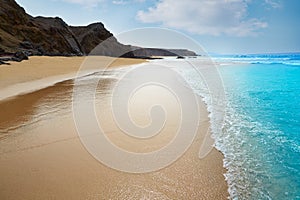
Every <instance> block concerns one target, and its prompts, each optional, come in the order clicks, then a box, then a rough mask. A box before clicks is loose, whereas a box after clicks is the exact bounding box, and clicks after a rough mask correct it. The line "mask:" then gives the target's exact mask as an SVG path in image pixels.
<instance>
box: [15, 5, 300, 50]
mask: <svg viewBox="0 0 300 200" xmlns="http://www.w3.org/2000/svg"><path fill="white" fill-rule="evenodd" d="M17 2H18V3H19V4H20V5H21V6H22V7H24V8H25V10H26V12H27V13H29V14H30V15H32V16H52V17H55V16H58V17H61V18H62V19H63V20H64V21H65V22H67V23H68V24H70V25H87V24H90V23H93V22H102V23H103V24H104V25H105V27H106V28H107V29H108V30H109V31H111V32H112V33H113V34H114V35H115V36H116V37H117V38H118V40H120V42H124V43H130V44H133V45H140V43H137V44H134V43H135V41H134V40H132V39H131V40H126V39H124V38H122V37H120V38H119V37H118V35H119V34H122V33H123V32H127V31H131V30H133V29H141V28H146V27H157V28H166V29H168V30H175V31H177V33H178V32H179V33H182V34H185V35H186V36H187V37H190V38H192V39H193V40H195V41H196V42H197V43H198V44H200V45H201V46H202V47H203V48H204V50H205V51H207V52H209V53H218V54H248V53H285V52H300V1H299V0H112V1H109V0H43V1H37V0H17ZM144 45H145V46H151V44H144ZM151 47H154V46H151Z"/></svg>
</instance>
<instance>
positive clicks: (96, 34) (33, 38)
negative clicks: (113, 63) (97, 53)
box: [0, 0, 131, 56]
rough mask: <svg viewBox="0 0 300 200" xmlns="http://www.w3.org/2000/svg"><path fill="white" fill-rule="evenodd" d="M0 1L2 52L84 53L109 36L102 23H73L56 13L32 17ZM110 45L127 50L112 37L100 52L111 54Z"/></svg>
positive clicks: (5, 0)
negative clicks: (57, 15) (55, 14)
mask: <svg viewBox="0 0 300 200" xmlns="http://www.w3.org/2000/svg"><path fill="white" fill-rule="evenodd" d="M0 4H1V7H0V49H2V50H3V52H4V53H6V54H14V53H15V52H24V53H25V54H26V55H27V56H28V55H51V56H53V55H62V56H73V55H87V54H89V53H90V51H91V50H92V49H94V47H95V46H97V45H98V44H99V43H101V42H102V41H104V40H106V39H108V38H110V37H113V35H112V33H110V32H109V31H108V30H106V29H105V27H104V25H103V24H102V23H94V24H90V25H88V26H80V27H74V26H69V25H68V24H66V23H65V22H64V21H63V20H62V19H61V18H58V17H55V18H52V17H32V16H30V15H28V14H27V13H26V12H25V10H24V9H23V8H22V7H20V6H19V5H18V4H17V3H16V2H15V1H14V0H0ZM113 48H121V49H123V50H125V51H130V50H131V49H130V47H129V46H126V45H123V44H121V43H119V42H118V41H117V40H116V39H115V38H114V39H113V40H111V43H110V46H108V47H107V49H106V50H105V51H103V52H102V54H101V55H111V56H114V55H115V54H114V51H115V49H113ZM3 52H2V54H3Z"/></svg>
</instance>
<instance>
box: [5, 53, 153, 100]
mask: <svg viewBox="0 0 300 200" xmlns="http://www.w3.org/2000/svg"><path fill="white" fill-rule="evenodd" d="M86 58H87V57H86V56H82V57H61V56H57V57H50V56H32V57H30V60H24V61H22V62H12V63H10V65H0V90H1V93H0V101H2V100H8V99H9V98H13V97H14V96H17V95H22V94H26V93H29V92H33V91H36V90H39V89H43V88H45V87H49V86H52V85H54V84H56V83H59V82H62V81H66V80H71V79H74V78H76V76H77V71H78V70H79V69H80V68H81V64H82V63H83V62H84V60H85V59H86ZM89 60H92V61H93V62H98V61H100V64H101V65H104V67H102V66H99V65H98V64H95V63H92V64H91V65H90V66H91V67H89V68H88V69H86V70H85V71H84V72H81V75H88V74H91V73H95V72H97V71H99V70H101V69H103V70H104V69H105V68H108V69H113V68H116V67H124V66H128V65H133V64H141V63H143V62H147V60H145V59H135V58H133V59H131V58H115V57H107V56H95V57H93V59H91V58H89ZM51 63H53V64H51ZM53 65H54V66H55V67H54V69H53V67H52V66H53ZM106 66H107V67H106ZM36 69H37V70H40V71H39V72H41V74H38V73H36V71H35V70H36ZM23 73H24V74H27V76H23ZM7 77H10V78H11V77H13V78H12V79H10V80H7ZM37 85H38V86H37Z"/></svg>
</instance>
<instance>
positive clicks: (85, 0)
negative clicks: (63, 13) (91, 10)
mask: <svg viewBox="0 0 300 200" xmlns="http://www.w3.org/2000/svg"><path fill="white" fill-rule="evenodd" d="M62 1H64V2H68V3H75V4H81V5H83V6H85V7H95V6H97V5H98V4H99V3H102V2H104V1H105V0H62Z"/></svg>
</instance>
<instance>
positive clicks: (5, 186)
mask: <svg viewBox="0 0 300 200" xmlns="http://www.w3.org/2000/svg"><path fill="white" fill-rule="evenodd" d="M99 59H100V58H99ZM101 59H102V60H104V61H103V63H107V61H105V59H108V60H109V59H110V58H106V57H102V58H101ZM101 59H100V60H101ZM82 61H83V58H81V57H78V58H49V57H47V58H42V57H34V58H31V59H30V60H29V61H26V62H22V63H14V64H13V65H11V66H4V67H3V66H0V76H1V79H0V80H1V81H0V86H1V87H0V88H1V89H0V94H1V92H2V91H3V90H4V89H5V88H8V87H10V86H9V85H11V84H19V83H20V82H22V83H24V84H26V87H27V88H28V87H29V86H30V85H31V84H32V83H30V82H31V81H35V80H38V79H42V80H43V81H42V80H41V82H49V77H50V78H51V76H52V77H55V76H56V78H57V76H60V75H63V76H71V75H73V76H74V75H75V73H76V70H77V69H78V67H79V66H80V64H81V62H82ZM136 62H137V63H139V62H142V61H141V60H132V59H120V60H118V62H117V63H116V64H114V66H117V65H118V66H120V65H130V64H134V63H136ZM58 66H61V68H60V67H58ZM9 67H12V68H11V69H9ZM48 68H49V69H48ZM50 68H51V69H50ZM112 73H113V72H112ZM44 78H45V79H44ZM115 82H116V81H115V80H113V79H104V80H102V81H101V82H100V83H99V85H98V89H97V90H98V92H97V96H98V97H100V98H98V99H99V101H97V103H96V109H97V115H98V116H99V117H101V115H104V119H105V120H104V121H102V124H103V129H104V130H105V132H106V135H107V136H108V138H110V140H111V141H112V142H113V143H114V144H116V145H117V146H119V147H121V148H123V149H127V150H128V151H133V152H148V151H153V150H155V149H158V148H161V147H162V146H163V145H165V144H166V143H167V142H168V141H169V140H170V139H171V138H172V137H174V134H173V132H174V129H176V128H177V127H176V121H177V120H178V117H176V116H178V109H177V108H176V105H175V103H174V102H173V103H174V105H173V103H169V105H168V106H169V108H170V112H171V113H170V116H173V117H172V118H171V123H170V124H169V125H168V124H167V126H166V127H165V130H163V133H162V135H160V136H157V138H152V139H151V141H148V142H147V141H145V142H144V143H140V141H134V140H131V138H128V137H126V136H124V134H122V133H121V132H120V130H119V129H118V128H117V127H116V125H114V123H113V116H112V114H111V108H110V107H109V102H110V100H111V99H110V98H111V92H112V88H113V87H114V84H115ZM45 84H46V83H45ZM72 86H73V81H71V80H69V81H64V82H61V83H58V84H56V85H54V86H50V87H47V88H44V89H41V90H38V91H35V92H32V93H28V94H25V95H19V96H17V97H14V98H10V99H6V100H4V101H0V110H1V115H0V177H1V179H0V199H226V198H227V196H228V192H227V184H226V182H225V180H224V176H223V174H224V173H225V169H224V168H223V163H222V159H223V155H222V154H221V153H220V152H219V151H217V150H216V149H213V150H212V151H211V152H210V153H209V155H208V156H206V157H205V158H204V159H199V158H198V152H199V146H200V145H201V143H202V141H203V139H204V136H205V134H206V133H207V131H208V129H209V119H208V113H207V110H206V107H205V105H204V103H203V102H201V103H200V112H201V116H202V117H201V120H200V124H199V127H200V128H199V132H198V134H197V136H196V138H195V140H194V142H193V144H192V146H191V147H190V148H189V149H188V151H187V152H186V153H185V154H184V155H183V156H182V157H180V158H179V159H178V160H177V161H176V162H175V163H173V164H172V165H170V166H168V167H166V168H164V169H161V170H159V171H156V172H151V173H146V174H130V173H125V172H120V171H117V170H113V169H111V168H109V167H107V166H105V165H103V164H102V163H100V162H99V161H97V160H96V159H94V157H93V156H92V155H90V154H89V153H88V152H87V150H86V149H85V148H84V146H83V145H82V144H81V142H80V139H79V138H78V135H77V132H76V128H75V124H74V119H73V115H72V106H71V98H72ZM148 89H150V90H151V92H152V94H151V95H153V93H154V95H156V96H155V98H154V99H159V98H162V99H165V100H167V102H172V100H171V97H170V96H168V95H166V94H164V93H163V92H162V91H160V90H159V89H157V88H148ZM6 91H7V90H6ZM139 95H140V96H139V97H138V99H145V101H146V99H149V98H148V96H147V95H148V94H147V92H144V93H140V94H139ZM169 98H170V99H169ZM139 102H140V104H138V102H137V103H135V107H136V108H137V109H133V111H132V112H133V113H132V114H133V116H136V117H135V118H136V120H137V122H138V123H141V124H143V123H147V119H146V118H145V116H143V115H141V114H140V113H141V110H144V109H143V103H141V101H139ZM102 117H103V116H102Z"/></svg>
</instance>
